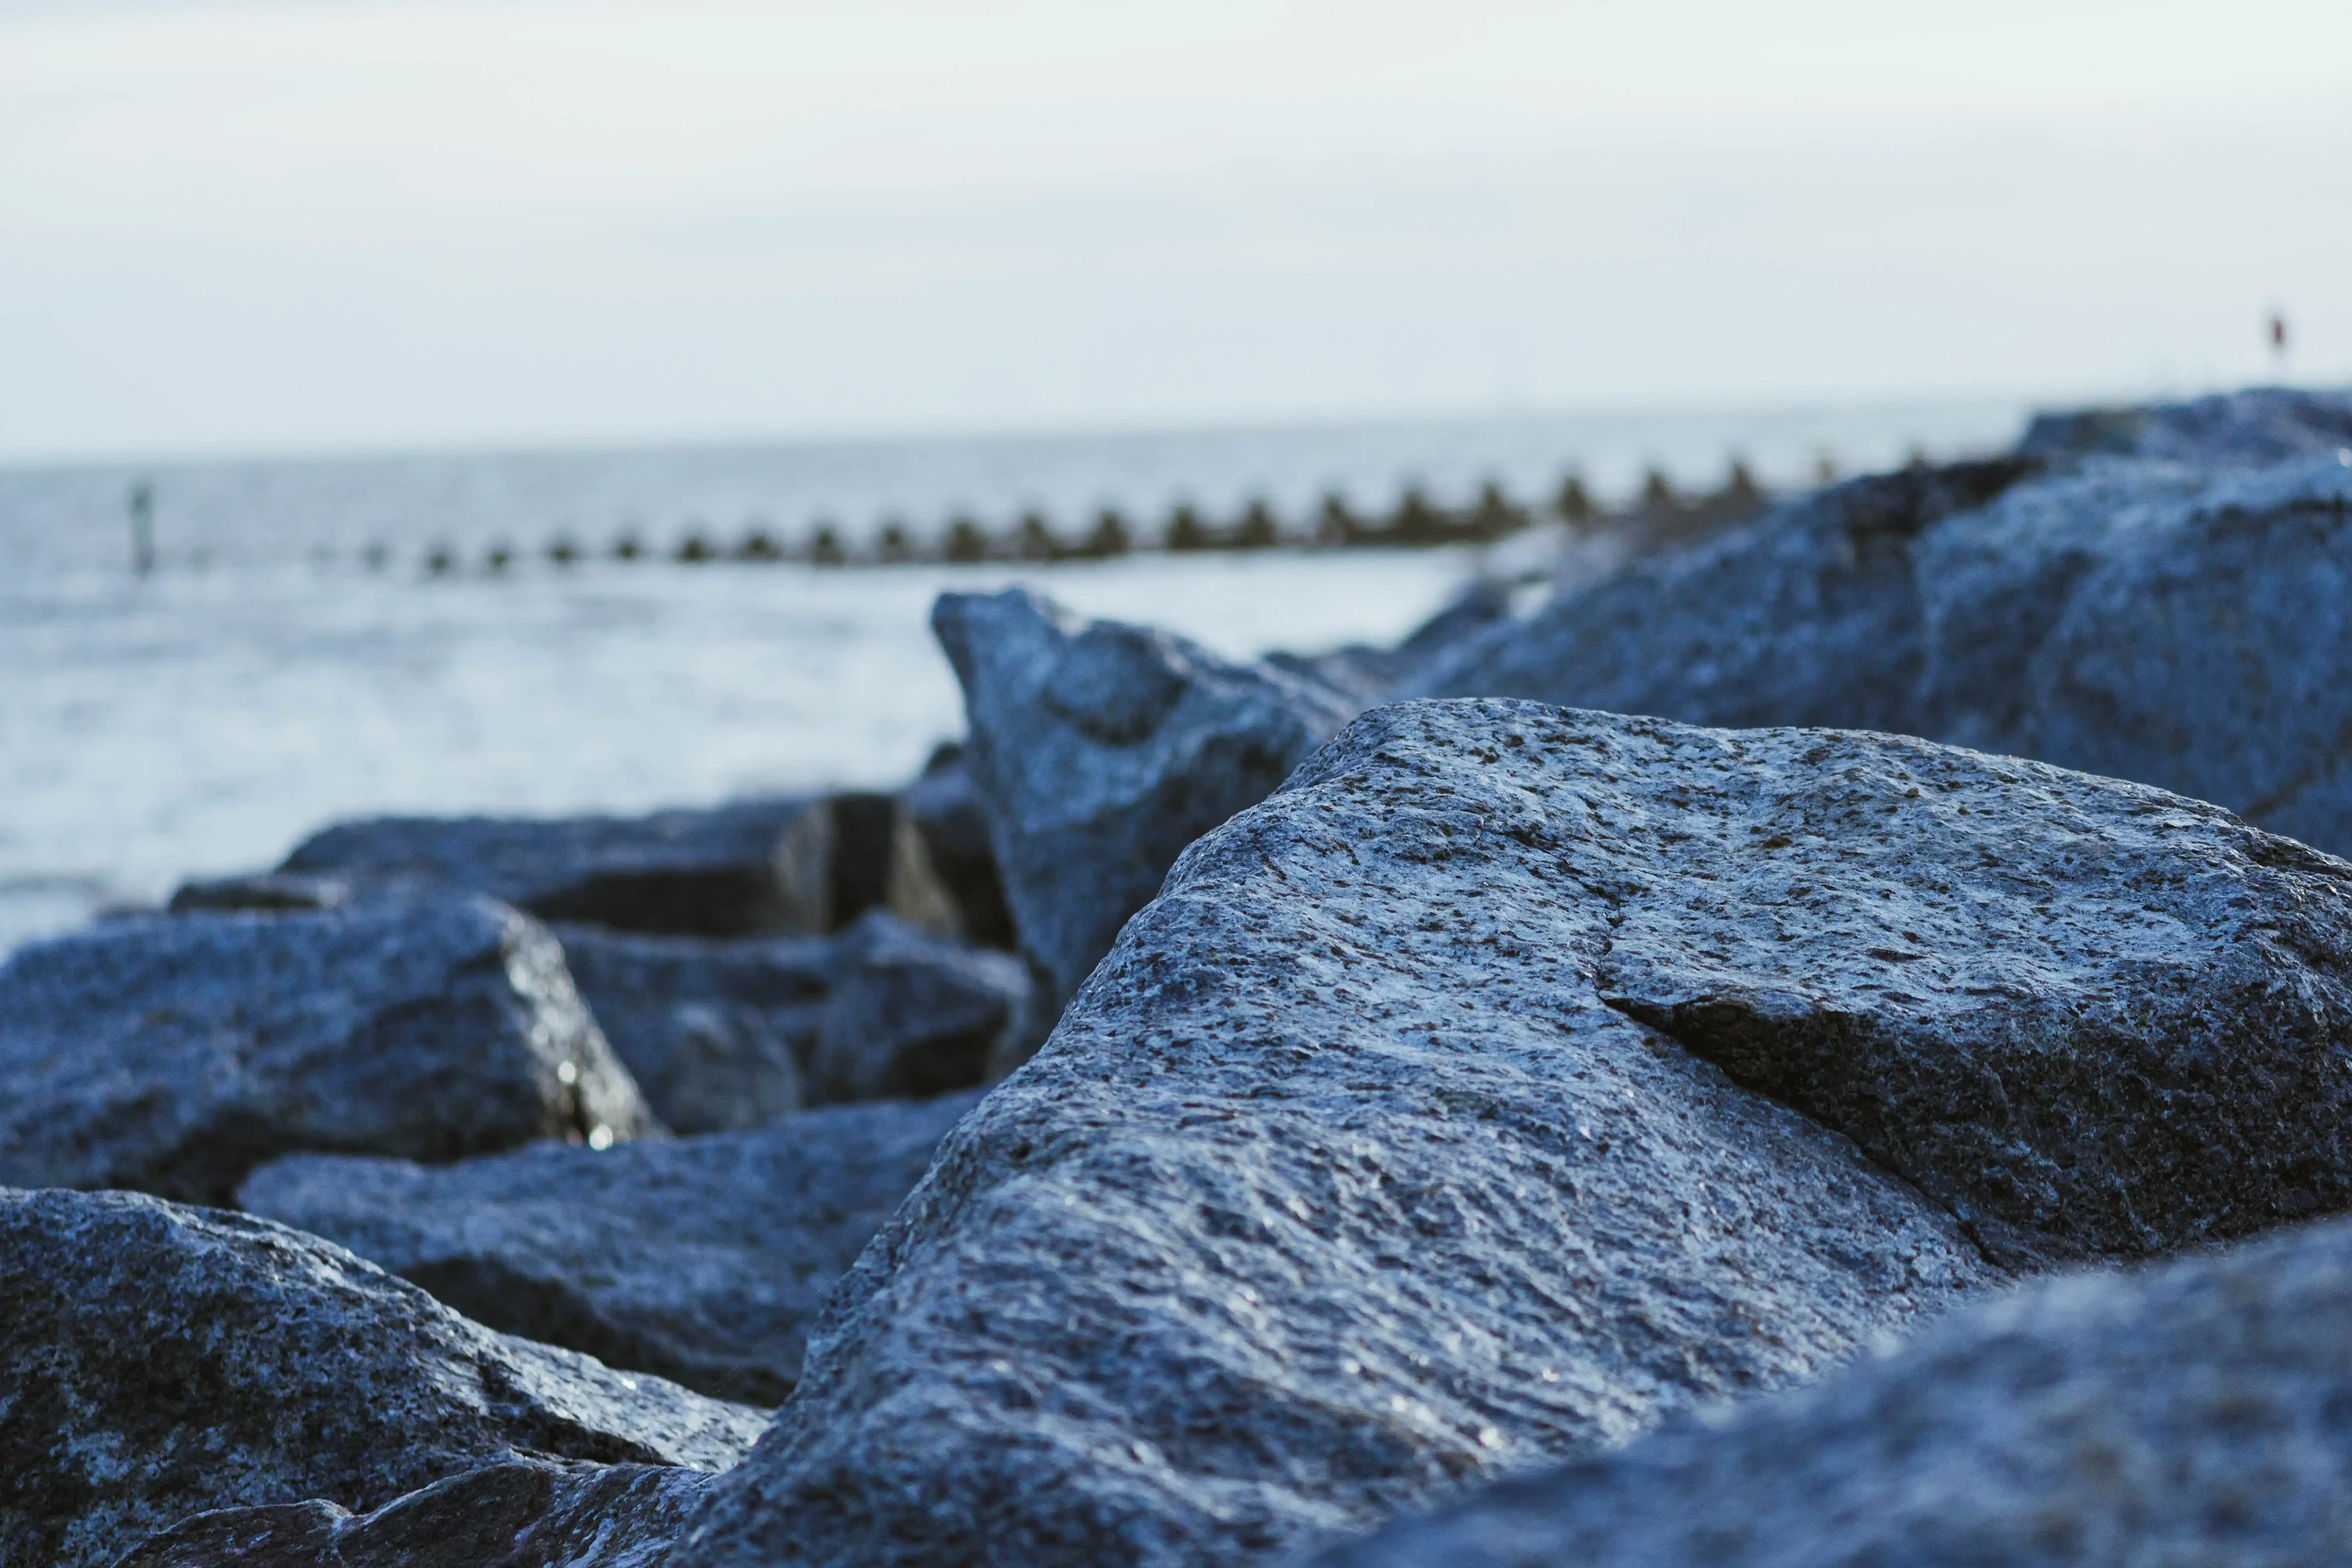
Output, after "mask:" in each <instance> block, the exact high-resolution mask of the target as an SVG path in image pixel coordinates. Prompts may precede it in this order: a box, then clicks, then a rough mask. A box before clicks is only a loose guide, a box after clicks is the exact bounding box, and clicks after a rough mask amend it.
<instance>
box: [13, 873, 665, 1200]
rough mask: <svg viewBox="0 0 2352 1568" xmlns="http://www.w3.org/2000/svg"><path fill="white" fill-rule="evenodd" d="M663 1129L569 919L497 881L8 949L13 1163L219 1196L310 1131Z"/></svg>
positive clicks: (465, 1141)
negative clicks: (565, 936)
mask: <svg viewBox="0 0 2352 1568" xmlns="http://www.w3.org/2000/svg"><path fill="white" fill-rule="evenodd" d="M647 1131H659V1127H658V1124H657V1123H656V1121H654V1120H653V1118H652V1116H651V1114H650V1113H649V1112H648V1111H647V1110H646V1105H645V1101H644V1100H642V1099H641V1098H640V1097H639V1095H638V1093H637V1089H636V1085H635V1083H634V1082H632V1081H631V1079H630V1078H629V1075H628V1072H627V1070H626V1069H625V1068H623V1067H622V1066H621V1064H620V1062H619V1061H618V1060H617V1059H616V1058H614V1056H613V1054H612V1051H611V1048H610V1047H608V1046H606V1044H605V1043H604V1037H603V1036H602V1035H600V1034H599V1033H598V1032H597V1030H596V1026H595V1024H594V1023H593V1020H591V1019H590V1017H589V1016H588V1013H587V1010H586V1009H585V1008H583V1006H582V1005H581V1004H580V999H579V996H578V994H576V993H575V992H574V991H573V989H572V981H571V978H570V976H569V975H568V974H566V973H565V972H564V967H563V955H562V952H561V951H560V950H559V949H558V948H557V947H556V944H555V942H554V941H553V940H552V939H551V938H550V937H549V936H548V934H547V932H546V931H544V930H542V929H541V927H540V926H539V925H538V924H536V923H535V922H533V921H530V920H527V919H526V918H524V917H523V916H521V915H520V914H517V913H516V912H515V911H514V910H510V909H508V908H506V907H505V906H503V905H500V904H496V903H492V902H491V901H489V900H487V899H478V898H467V897H444V898H437V899H436V898H421V899H407V898H388V899H381V900H364V901H362V902H359V903H354V904H352V905H350V906H347V907H345V908H342V909H338V910H322V911H313V912H299V913H278V914H203V915H185V916H178V917H173V918H161V917H148V918H139V919H130V920H122V921H109V922H106V923H104V924H101V925H99V926H96V927H93V928H92V929H90V930H89V931H82V932H79V933H78V934H75V935H72V936H68V937H62V938H59V939H58V940H57V941H54V942H46V943H43V944H41V945H38V946H35V947H30V948H26V949H23V950H20V951H19V952H16V954H15V955H14V956H12V957H11V958H10V959H9V960H8V962H7V963H6V964H5V966H0V1183H10V1184H17V1185H23V1186H70V1187H132V1188H137V1189H140V1190H142V1191H145V1192H152V1193H158V1194H163V1195H164V1196H166V1197H173V1198H181V1199H185V1200H189V1201H192V1202H214V1203H219V1202H226V1200H227V1197H228V1194H229V1193H230V1192H231V1191H232V1190H233V1189H234V1188H235V1187H236V1183H237V1181H238V1179H239V1178H240V1177H242V1176H243V1175H244V1173H246V1171H247V1170H248V1169H250V1168H251V1167H252V1166H254V1165H256V1164H257V1163H260V1162H261V1161H264V1160H267V1159H270V1158H273V1157H275V1156H277V1155H278V1154H284V1153H289V1152H294V1151H297V1150H304V1149H337V1150H352V1151H364V1152H373V1153H385V1154H399V1155H404V1156H409V1157H413V1158H416V1159H423V1160H449V1159H456V1158H458V1157H459V1156H461V1155H466V1154H475V1153H482V1152H488V1151H491V1150H497V1149H510V1148H513V1147H515V1146H516V1145H518V1144H521V1143H526V1142H530V1141H532V1140H534V1139H541V1138H559V1139H593V1140H595V1141H599V1142H604V1141H611V1140H614V1139H626V1138H630V1137H635V1136H637V1135H639V1134H641V1133H645V1132H647Z"/></svg>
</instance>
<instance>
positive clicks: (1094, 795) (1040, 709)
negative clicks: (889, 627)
mask: <svg viewBox="0 0 2352 1568" xmlns="http://www.w3.org/2000/svg"><path fill="white" fill-rule="evenodd" d="M931 629H932V631H933V632H934V633H936V634H937V635H938V637H939V639H940V647H943V648H945V649H946V651H947V656H948V661H949V662H950V664H952V665H953V666H954V667H955V672H956V679H958V680H959V681H961V683H962V686H963V694H964V711H965V714H966V716H967V719H968V721H969V722H970V726H971V741H970V742H969V746H968V749H967V751H966V752H965V762H966V763H967V765H968V766H969V767H970V768H971V777H972V782H973V784H974V785H975V787H976V788H977V789H978V790H979V792H980V795H981V797H982V801H983V802H984V803H985V805H986V807H987V811H988V816H989V821H990V828H991V834H992V840H993V843H994V846H995V852H996V863H997V868H998V872H999V875H1000V876H1001V877H1002V879H1003V889H1004V897H1005V901H1006V903H1007V904H1008V905H1009V906H1010V907H1011V910H1012V912H1013V926H1014V929H1015V930H1016V931H1017V932H1018V933H1019V936H1020V942H1021V947H1022V951H1023V952H1025V953H1026V954H1028V956H1029V957H1030V959H1031V960H1032V962H1034V963H1035V964H1036V965H1037V966H1038V968H1039V969H1040V971H1041V972H1042V973H1044V975H1045V980H1046V984H1047V986H1048V987H1049V989H1050V990H1051V991H1052V993H1053V994H1054V998H1055V1001H1056V1002H1058V1001H1060V1000H1061V999H1064V998H1066V997H1067V996H1069V995H1070V994H1071V993H1073V992H1075V991H1076V989H1077V988H1078V984H1079V983H1080V982H1082V981H1083V980H1085V979H1086V977H1087V972H1088V971H1089V970H1091V969H1093V968H1094V966H1095V963H1096V962H1097V960H1099V959H1100V958H1101V957H1102V955H1103V954H1104V953H1106V952H1109V951H1110V945H1111V942H1112V940H1113V939H1114V938H1116V937H1117V936H1118V930H1119V927H1120V926H1121V925H1123V924H1125V923H1126V921H1127V918H1128V917H1129V915H1131V914H1133V913H1134V912H1135V911H1136V910H1139V909H1141V908H1142V907H1143V906H1144V905H1145V904H1146V903H1148V902H1150V900H1151V897H1152V895H1153V894H1155V893H1157V892H1158V891H1159V890H1160V879H1162V878H1164V877H1165V876H1166V875H1167V874H1168V868H1169V867H1170V866H1171V865H1173V864H1174V863H1175V860H1176V857H1177V855H1178V854H1179V853H1181V851H1182V849H1183V848H1184V847H1185V846H1186V845H1187V844H1190V843H1191V842H1192V840H1193V839H1195V838H1197V837H1200V836H1201V835H1202V834H1203V833H1206V832H1207V831H1209V830H1210V829H1211V828H1213V827H1214V826H1217V825H1218V824H1219V823H1221V822H1223V821H1224V820H1225V819H1226V818H1227V817H1229V816H1233V814H1234V813H1235V812H1237V811H1239V810H1241V809H1243V808H1244V806H1248V805H1254V804H1255V803H1256V802H1257V801H1260V800H1263V799H1265V797H1266V795H1269V794H1271V793H1273V790H1274V788H1275V786H1276V784H1280V783H1281V782H1282V781H1283V779H1284V778H1285V777H1286V775H1287V774H1288V773H1289V772H1290V770H1291V769H1292V768H1294V767H1296V766H1297V765H1298V763H1299V761H1300V760H1301V759H1302V758H1304V757H1305V756H1306V755H1307V752H1311V751H1313V750H1314V749H1315V748H1316V747H1317V746H1318V745H1319V744H1321V743H1322V742H1323V741H1324V740H1325V739H1327V738H1328V736H1329V735H1330V734H1331V733H1332V732H1333V731H1336V730H1337V729H1338V728H1339V724H1340V723H1341V721H1344V720H1345V718H1346V717H1347V715H1348V712H1349V710H1350V709H1351V707H1352V704H1351V703H1349V701H1348V700H1345V699H1344V698H1342V697H1341V696H1340V695H1339V694H1338V693H1336V692H1334V691H1333V690H1332V689H1329V688H1328V687H1327V686H1325V685H1323V684H1321V683H1319V682H1317V681H1313V680H1309V679H1303V678H1301V677H1299V676H1297V675H1293V674H1290V673H1288V672H1286V671H1283V670H1279V669H1276V668H1273V667H1271V666H1269V665H1264V664H1259V665H1234V664H1229V663H1227V662H1226V661H1224V660H1223V659H1221V658H1217V657H1216V656H1215V655H1213V654H1211V653H1209V652H1208V651H1207V650H1206V649H1204V648H1202V647H1198V646H1196V645H1194V644H1192V643H1190V642H1187V641H1186V640H1184V639H1183V638H1181V637H1173V636H1171V635H1170V634H1168V633H1166V632H1161V631H1156V630H1153V629H1151V628H1150V627H1145V626H1127V625H1123V624H1121V623H1118V622H1115V621H1092V622H1088V621H1081V620H1079V619H1078V618H1076V616H1072V615H1070V614H1069V613H1068V612H1067V611H1066V610H1064V609H1062V608H1061V607H1060V606H1058V605H1055V604H1053V603H1052V602H1051V601H1050V600H1047V599H1045V598H1042V597H1040V596H1039V595H1035V594H1033V593H1031V592H1029V591H1028V590H1026V589H1021V588H1015V589H1009V590H1007V591H1006V592H1004V593H1002V594H992V595H982V594H942V595H940V599H939V602H938V603H937V604H936V605H934V606H933V607H932V610H931Z"/></svg>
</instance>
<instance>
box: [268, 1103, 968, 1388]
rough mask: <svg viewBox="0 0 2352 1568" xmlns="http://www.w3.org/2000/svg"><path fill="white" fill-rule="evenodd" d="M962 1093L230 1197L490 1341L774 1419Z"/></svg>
mask: <svg viewBox="0 0 2352 1568" xmlns="http://www.w3.org/2000/svg"><path fill="white" fill-rule="evenodd" d="M976 1098H977V1097H976V1096H973V1095H969V1094H965V1095H951V1096H949V1097H946V1098H944V1099H941V1100H930V1101H926V1102H922V1103H918V1104H881V1105H861V1106H852V1107H844V1108H842V1109H839V1110H813V1111H808V1112H804V1113H803V1114H801V1115H797V1116H788V1117H785V1118H783V1119H782V1121H773V1122H771V1123H770V1124H768V1125H767V1126H765V1127H762V1128H761V1129H759V1130H758V1131H751V1132H730V1133H710V1134H708V1135H705V1136H703V1137H698V1138H680V1139H677V1140H674V1141H665V1142H641V1143H631V1144H628V1145H625V1146H624V1147H622V1148H618V1149H614V1150H611V1151H609V1152H604V1153H601V1154H600V1153H594V1152H590V1151H588V1150H584V1149H567V1148H562V1147H559V1146H554V1145H547V1146H542V1147H540V1148H535V1149H525V1150H522V1151H520V1152H517V1153H513V1154H501V1155H496V1156H493V1157H491V1158H488V1159H482V1160H468V1161H465V1162H463V1163H458V1164H455V1165H446V1166H441V1167H436V1168H427V1167H424V1166H418V1165H413V1164H410V1163H407V1162H406V1161H402V1160H364V1159H353V1158H348V1157H342V1156H336V1155H311V1156H304V1157H300V1158H296V1159H291V1160H282V1161H279V1162H278V1163H275V1164H270V1165H265V1166H263V1167H262V1168H261V1169H259V1170H258V1171H256V1172H255V1173H253V1174H252V1175H251V1176H250V1177H248V1178H247V1180H246V1183H245V1185H244V1186H243V1187H241V1188H239V1189H238V1192H237V1202H238V1204H239V1205H241V1206H243V1207H244V1208H246V1209H248V1210H250V1211H252V1212H253V1213H256V1214H259V1215H267V1216H268V1217H269V1218H272V1219H276V1220H280V1221H283V1222H284V1223H285V1224H287V1225H289V1226H297V1227H299V1228H300V1229H302V1230H306V1231H310V1232H313V1233H315V1234H317V1235H320V1236H322V1237H327V1238H328V1239H330V1240H331V1241H334V1242H337V1243H340V1244H341V1245H342V1246H344V1247H350V1248H351V1249H352V1251H353V1252H356V1253H358V1254H359V1255H360V1256H362V1257H363V1258H367V1259H369V1260H370V1261H371V1262H373V1263H376V1264H378V1265H380V1266H382V1267H383V1268H386V1269H389V1270H390V1271H392V1272H393V1273H394V1274H397V1275H399V1276H401V1277H402V1278H403V1279H409V1280H412V1281H414V1282H415V1283H416V1284H418V1285H421V1286H423V1287H424V1288H425V1289H427V1290H430V1291H431V1292H432V1293H433V1294H434V1295H435V1296H436V1297H437V1298H439V1299H440V1300H442V1301H444V1302H446V1303H447V1304H448V1305H450V1306H452V1307H454V1308H456V1309H457V1310H459V1311H461V1312H464V1313H465V1314H466V1315H467V1316H468V1317H470V1318H473V1319H475V1320H476V1321H479V1322H483V1323H487V1324H488V1325H489V1326H490V1327H492V1328H496V1329H502V1330H504V1331H507V1332H509V1333H516V1334H522V1335H525V1336H527V1337H529V1338H530V1339H534V1340H541V1341H545V1342H548V1343H550V1344H560V1345H564V1346H567V1347H569V1348H571V1349H572V1350H577V1351H584V1352H588V1353H589V1354H591V1355H594V1356H596V1357H598V1358H599V1359H601V1360H603V1361H604V1362H605V1363H608V1364H610V1365H613V1366H616V1367H624V1368H630V1369H635V1370H639V1371H645V1372H651V1373H658V1374H660V1375H661V1376H664V1377H667V1378H670V1379H672V1380H674V1381H676V1382H677V1383H680V1384H685V1385H686V1386H688V1387H689V1388H694V1389H698V1390H699V1391H701V1392H702V1393H705V1394H714V1395H717V1396H719V1397H720V1398H726V1399H739V1400H742V1401H745V1402H746V1403H750V1404H756V1405H775V1404H778V1403H781V1402H782V1399H783V1397H784V1396H785V1395H786V1394H790V1393H791V1392H792V1388H793V1382H794V1381H795V1380H796V1379H797V1378H798V1377H799V1375H800V1365H801V1352H802V1348H803V1342H805V1340H806V1339H807V1335H808V1328H809V1324H810V1321H812V1320H813V1319H814V1317H815V1315H816V1310H817V1308H818V1307H819V1306H820V1305H821V1304H822V1303H823V1301H824V1297H825V1293H826V1292H827V1291H828V1290H830V1289H832V1287H833V1284H834V1281H835V1280H836V1279H839V1278H840V1277H841V1275H842V1274H843V1273H844V1272H845V1271H846V1270H847V1269H848V1268H849V1266H850V1264H851V1263H852V1262H854V1261H856V1257H857V1254H858V1251H859V1249H860V1248H862V1247H864V1246H865V1245H866V1242H867V1241H868V1240H870V1239H871V1238H872V1237H873V1236H874V1233H875V1232H876V1231H877V1230H878V1229H880V1228H881V1226H882V1223H883V1222H884V1221H885V1220H887V1218H889V1216H890V1214H891V1211H892V1210H894V1209H896V1208H897V1207H898V1204H899V1201H900V1200H901V1199H903V1198H904V1197H905V1196H906V1195H907V1193H908V1190H909V1189H910V1188H912V1187H913V1186H914V1184H915V1183H916V1181H917V1180H918V1179H919V1178H920V1177H921V1175H922V1173H923V1171H924V1168H925V1167H926V1166H928V1165H929V1163H930V1160H931V1152H932V1151H933V1150H934V1149H935V1148H936V1147H937V1146H938V1144H939V1141H940V1137H941V1135H942V1134H944V1133H945V1132H946V1131H947V1130H948V1129H949V1128H950V1127H951V1126H953V1125H954V1124H955V1122H956V1120H957V1119H958V1118H959V1117H961V1115H962V1114H963V1113H964V1112H965V1111H967V1110H970V1109H971V1106H972V1104H973V1102H974V1100H976Z"/></svg>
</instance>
